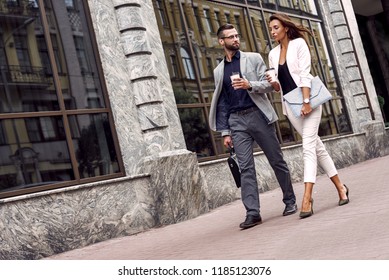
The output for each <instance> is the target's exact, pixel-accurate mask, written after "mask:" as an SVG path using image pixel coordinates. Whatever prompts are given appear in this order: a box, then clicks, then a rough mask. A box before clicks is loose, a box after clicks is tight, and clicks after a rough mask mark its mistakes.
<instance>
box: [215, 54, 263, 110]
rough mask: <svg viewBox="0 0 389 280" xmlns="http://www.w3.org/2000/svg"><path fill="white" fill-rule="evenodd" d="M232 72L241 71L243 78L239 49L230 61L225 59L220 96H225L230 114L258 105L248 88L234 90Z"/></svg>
mask: <svg viewBox="0 0 389 280" xmlns="http://www.w3.org/2000/svg"><path fill="white" fill-rule="evenodd" d="M232 72H239V73H240V77H241V78H242V73H241V72H240V52H239V51H237V52H236V53H235V55H234V56H233V57H232V60H231V61H230V62H229V61H227V59H224V77H223V92H222V94H221V96H220V97H222V98H225V101H226V103H225V104H226V105H227V107H228V114H231V113H235V112H237V111H241V110H245V109H248V108H250V107H253V106H256V105H255V103H254V101H253V100H252V99H251V97H250V95H249V94H248V92H247V90H246V89H237V90H234V88H233V87H232V85H231V77H230V76H231V74H232Z"/></svg>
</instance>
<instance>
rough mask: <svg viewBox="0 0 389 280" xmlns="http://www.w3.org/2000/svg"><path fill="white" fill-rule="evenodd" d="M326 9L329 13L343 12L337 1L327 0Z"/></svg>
mask: <svg viewBox="0 0 389 280" xmlns="http://www.w3.org/2000/svg"><path fill="white" fill-rule="evenodd" d="M327 2H328V8H329V11H330V12H331V13H334V12H337V11H343V9H342V6H341V4H340V2H339V0H328V1H327Z"/></svg>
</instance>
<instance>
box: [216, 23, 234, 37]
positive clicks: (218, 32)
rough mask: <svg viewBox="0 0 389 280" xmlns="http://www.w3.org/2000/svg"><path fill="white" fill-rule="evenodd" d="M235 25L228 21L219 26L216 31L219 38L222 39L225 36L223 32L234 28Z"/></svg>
mask: <svg viewBox="0 0 389 280" xmlns="http://www.w3.org/2000/svg"><path fill="white" fill-rule="evenodd" d="M234 28H235V26H233V25H232V24H230V23H227V24H224V25H222V26H220V27H219V29H218V30H217V32H216V35H217V37H218V38H219V39H221V38H222V37H223V32H224V30H229V29H234Z"/></svg>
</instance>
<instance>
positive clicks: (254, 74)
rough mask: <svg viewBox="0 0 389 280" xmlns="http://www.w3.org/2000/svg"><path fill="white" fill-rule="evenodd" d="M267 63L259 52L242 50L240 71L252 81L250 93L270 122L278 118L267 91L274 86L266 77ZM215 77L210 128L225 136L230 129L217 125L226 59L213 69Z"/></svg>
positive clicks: (228, 133)
mask: <svg viewBox="0 0 389 280" xmlns="http://www.w3.org/2000/svg"><path fill="white" fill-rule="evenodd" d="M265 70H266V64H265V62H264V61H263V59H262V56H261V55H260V54H259V53H252V52H242V51H241V52H240V71H241V73H242V75H243V77H244V78H246V79H247V80H249V81H250V83H251V86H252V90H251V91H249V95H250V97H251V99H252V100H253V101H254V103H255V104H256V105H257V106H258V108H259V109H260V110H261V111H262V112H263V113H264V114H265V116H266V118H267V120H268V123H269V124H270V123H273V122H275V121H277V120H278V117H277V114H276V112H275V111H274V109H273V106H272V105H271V103H270V101H269V99H268V98H267V96H266V94H265V93H266V92H271V91H272V90H273V87H272V86H271V84H270V83H268V82H267V80H266V79H265ZM213 74H214V77H215V91H214V94H213V97H212V103H211V109H210V113H209V124H210V128H211V129H212V130H214V131H219V132H221V133H222V135H223V136H225V135H230V134H231V131H230V130H220V129H218V128H217V127H216V117H217V116H218V115H217V105H218V100H219V97H220V94H221V91H222V89H223V76H224V60H222V61H221V62H220V63H219V65H218V66H217V67H216V68H215V69H214V71H213Z"/></svg>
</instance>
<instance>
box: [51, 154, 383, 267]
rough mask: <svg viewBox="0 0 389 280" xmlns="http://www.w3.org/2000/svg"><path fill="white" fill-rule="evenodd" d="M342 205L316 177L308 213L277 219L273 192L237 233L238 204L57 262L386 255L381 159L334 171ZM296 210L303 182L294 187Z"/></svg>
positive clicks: (278, 204)
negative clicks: (346, 196) (342, 188)
mask: <svg viewBox="0 0 389 280" xmlns="http://www.w3.org/2000/svg"><path fill="white" fill-rule="evenodd" d="M339 175H340V178H341V180H342V181H343V182H344V183H345V184H346V185H347V186H348V187H349V189H350V203H349V204H348V205H345V206H341V207H339V206H338V205H337V203H338V195H337V192H336V190H335V187H333V185H332V183H331V181H330V180H329V179H328V178H327V177H326V176H325V175H323V176H320V177H318V180H317V182H316V185H315V188H314V194H313V197H314V215H313V216H312V217H309V218H307V219H303V220H301V219H300V218H299V216H298V213H296V214H294V215H291V216H287V217H283V216H282V211H283V208H284V205H283V203H282V201H281V199H282V195H281V190H280V189H277V190H274V191H270V192H266V193H263V194H261V195H260V200H261V215H262V219H263V223H262V224H261V225H258V226H256V227H253V228H250V229H247V230H240V229H239V223H241V222H242V221H243V220H244V213H245V212H244V208H243V205H242V203H241V201H235V202H233V203H231V204H228V205H225V206H222V207H220V208H218V209H215V210H213V211H212V212H210V213H207V214H205V215H202V216H200V217H197V218H195V219H192V220H189V221H185V222H182V223H179V224H174V225H169V226H166V227H162V228H156V229H152V230H149V231H147V232H144V233H140V234H137V235H133V236H128V237H122V238H116V239H111V240H108V241H104V242H100V243H97V244H94V245H91V246H88V247H85V248H81V249H76V250H73V251H69V252H65V253H62V254H59V255H55V256H52V257H49V258H47V259H57V260H208V259H209V260H235V259H236V260H239V259H264V260H290V259H292V260H338V259H348V260H357V259H359V260H366V259H371V260H375V259H380V260H388V259H389V230H388V229H389V183H388V182H389V156H386V157H381V158H376V159H373V160H369V161H366V162H362V163H359V164H356V165H353V166H350V167H348V168H344V169H340V170H339ZM294 187H295V192H296V195H297V201H298V205H299V207H300V204H301V198H302V193H303V184H302V183H297V184H294Z"/></svg>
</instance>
